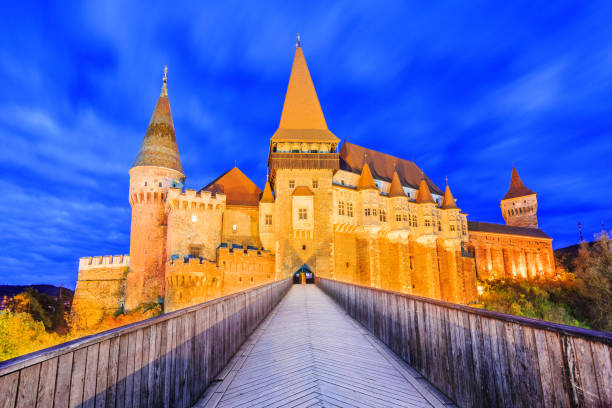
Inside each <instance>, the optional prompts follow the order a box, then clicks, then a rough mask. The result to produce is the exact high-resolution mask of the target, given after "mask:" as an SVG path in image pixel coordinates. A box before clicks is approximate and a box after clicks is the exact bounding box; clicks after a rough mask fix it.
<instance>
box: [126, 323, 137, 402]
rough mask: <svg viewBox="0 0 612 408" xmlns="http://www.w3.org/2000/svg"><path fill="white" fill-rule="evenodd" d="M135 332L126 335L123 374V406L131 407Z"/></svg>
mask: <svg viewBox="0 0 612 408" xmlns="http://www.w3.org/2000/svg"><path fill="white" fill-rule="evenodd" d="M136 336H137V333H136V332H131V333H129V334H128V335H127V337H128V349H127V355H126V356H125V360H126V371H125V373H126V376H125V405H124V406H125V407H126V408H132V402H133V400H134V357H135V355H136Z"/></svg>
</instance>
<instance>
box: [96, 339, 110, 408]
mask: <svg viewBox="0 0 612 408" xmlns="http://www.w3.org/2000/svg"><path fill="white" fill-rule="evenodd" d="M110 345H111V340H110V339H109V340H104V341H103V342H102V343H100V349H99V351H98V371H97V374H96V404H95V406H96V408H103V407H106V396H107V391H106V390H107V388H108V374H109V373H108V367H109V362H110V360H109V357H110Z"/></svg>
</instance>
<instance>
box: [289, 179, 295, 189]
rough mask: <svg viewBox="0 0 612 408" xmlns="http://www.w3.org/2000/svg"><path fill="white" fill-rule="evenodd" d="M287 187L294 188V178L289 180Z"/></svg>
mask: <svg viewBox="0 0 612 408" xmlns="http://www.w3.org/2000/svg"><path fill="white" fill-rule="evenodd" d="M289 188H295V180H289Z"/></svg>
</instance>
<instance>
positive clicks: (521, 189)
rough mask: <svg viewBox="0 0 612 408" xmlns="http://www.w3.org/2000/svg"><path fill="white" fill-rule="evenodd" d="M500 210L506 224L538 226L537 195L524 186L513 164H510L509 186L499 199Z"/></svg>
mask: <svg viewBox="0 0 612 408" xmlns="http://www.w3.org/2000/svg"><path fill="white" fill-rule="evenodd" d="M501 210H502V215H503V217H504V220H505V221H506V224H508V225H512V226H515V227H528V228H538V215H537V211H538V198H537V195H536V193H534V192H533V191H531V190H530V189H528V188H527V187H525V185H524V184H523V181H522V180H521V177H520V176H519V174H518V171H516V167H514V166H512V176H511V177H510V188H509V189H508V191H507V192H506V195H505V196H504V198H502V200H501Z"/></svg>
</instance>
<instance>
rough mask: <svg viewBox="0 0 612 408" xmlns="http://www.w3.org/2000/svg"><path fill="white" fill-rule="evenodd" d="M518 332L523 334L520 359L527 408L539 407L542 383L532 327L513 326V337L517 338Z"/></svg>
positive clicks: (542, 399)
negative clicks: (523, 370)
mask: <svg viewBox="0 0 612 408" xmlns="http://www.w3.org/2000/svg"><path fill="white" fill-rule="evenodd" d="M518 330H520V331H521V332H522V334H523V353H522V355H521V357H520V361H521V364H523V365H524V367H525V377H524V382H525V389H526V392H527V395H528V397H527V398H525V400H524V401H527V402H528V404H526V405H528V406H530V407H536V406H541V405H542V404H543V401H544V396H543V394H542V383H541V379H540V368H539V364H538V350H537V345H536V339H535V334H534V329H533V328H532V327H525V326H519V325H518V324H517V325H515V331H514V335H515V336H514V337H515V339H516V337H517V331H518Z"/></svg>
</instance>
